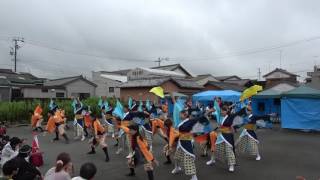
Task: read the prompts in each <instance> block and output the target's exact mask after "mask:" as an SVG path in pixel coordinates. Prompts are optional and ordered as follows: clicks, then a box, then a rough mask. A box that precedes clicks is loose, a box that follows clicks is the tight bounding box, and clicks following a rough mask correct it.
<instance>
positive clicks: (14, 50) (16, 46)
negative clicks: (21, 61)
mask: <svg viewBox="0 0 320 180" xmlns="http://www.w3.org/2000/svg"><path fill="white" fill-rule="evenodd" d="M12 41H13V48H12V47H11V51H10V55H12V56H14V72H17V54H18V53H17V50H18V49H19V48H20V47H21V46H19V44H18V42H24V39H23V38H20V37H15V38H13V39H12Z"/></svg>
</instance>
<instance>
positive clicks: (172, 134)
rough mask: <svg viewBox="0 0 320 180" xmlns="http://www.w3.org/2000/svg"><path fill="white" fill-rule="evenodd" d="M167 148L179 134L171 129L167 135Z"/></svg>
mask: <svg viewBox="0 0 320 180" xmlns="http://www.w3.org/2000/svg"><path fill="white" fill-rule="evenodd" d="M169 136H170V137H169V147H172V146H173V144H174V142H175V140H176V138H178V137H179V132H178V131H177V130H175V129H174V128H173V127H171V128H170V134H169Z"/></svg>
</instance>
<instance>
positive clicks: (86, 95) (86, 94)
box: [79, 93, 90, 100]
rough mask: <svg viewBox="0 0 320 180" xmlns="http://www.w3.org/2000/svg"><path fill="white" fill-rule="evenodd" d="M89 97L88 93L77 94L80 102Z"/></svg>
mask: <svg viewBox="0 0 320 180" xmlns="http://www.w3.org/2000/svg"><path fill="white" fill-rule="evenodd" d="M89 97H90V93H79V98H80V100H82V99H87V98H89Z"/></svg>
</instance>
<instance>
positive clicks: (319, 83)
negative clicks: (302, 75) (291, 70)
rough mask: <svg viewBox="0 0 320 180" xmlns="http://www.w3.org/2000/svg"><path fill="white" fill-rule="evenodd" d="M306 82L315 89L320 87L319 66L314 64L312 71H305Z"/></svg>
mask: <svg viewBox="0 0 320 180" xmlns="http://www.w3.org/2000/svg"><path fill="white" fill-rule="evenodd" d="M307 75H308V76H310V77H309V78H307V84H308V85H309V86H311V87H312V88H315V89H320V66H314V69H313V72H308V73H307Z"/></svg>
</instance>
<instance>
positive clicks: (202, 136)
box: [31, 97, 270, 180]
mask: <svg viewBox="0 0 320 180" xmlns="http://www.w3.org/2000/svg"><path fill="white" fill-rule="evenodd" d="M172 101H173V104H174V108H173V114H172V115H169V113H168V103H167V102H165V103H163V104H162V105H161V106H157V105H156V104H155V103H152V102H151V101H149V100H147V101H146V102H142V101H136V100H134V99H132V98H129V101H128V104H125V105H122V104H121V103H120V101H117V103H116V105H115V106H114V107H112V106H111V105H110V104H109V103H108V101H107V99H106V98H104V97H102V98H100V100H99V103H98V104H97V106H98V107H99V110H100V112H99V113H98V114H92V113H91V111H90V107H88V106H86V105H84V104H83V103H82V102H81V101H80V100H79V99H78V98H74V100H73V103H72V107H73V110H74V123H73V125H74V130H75V133H74V139H78V140H81V141H84V140H85V139H86V138H88V139H89V142H90V149H91V150H90V151H89V152H88V154H95V153H96V148H97V147H98V146H100V147H101V149H102V150H103V152H104V154H105V161H106V162H109V161H110V158H109V154H108V147H107V143H106V137H110V139H111V140H112V139H113V140H114V141H115V145H116V146H117V147H118V148H117V152H116V154H119V153H121V152H122V151H123V150H124V149H128V156H127V157H126V159H127V162H128V167H129V170H130V171H129V173H128V174H127V176H135V168H136V167H139V165H141V164H143V165H144V170H145V171H146V173H147V177H148V179H149V180H153V179H154V175H153V170H154V168H155V166H157V165H159V163H158V161H157V160H156V159H155V157H154V155H153V148H152V144H153V139H154V136H160V137H161V138H162V139H163V140H164V143H165V144H164V147H163V154H164V156H165V158H166V161H165V162H164V164H165V165H170V164H173V165H174V169H173V170H172V174H178V173H179V172H182V171H184V173H185V175H187V176H190V177H191V180H197V179H198V178H197V170H196V165H195V160H196V156H197V154H196V153H195V148H194V147H195V144H199V146H200V153H201V156H207V154H210V156H209V157H210V159H208V161H207V163H206V164H207V165H208V166H211V165H214V164H215V163H216V161H219V162H224V163H225V164H226V165H227V167H228V170H229V171H230V172H233V171H235V166H236V164H237V161H236V157H237V156H239V155H241V154H244V153H247V154H249V155H252V156H253V157H254V158H255V160H257V161H259V160H260V159H261V155H260V153H259V148H258V144H259V141H258V138H257V135H256V133H255V130H256V128H257V127H256V122H257V120H266V121H268V120H269V119H270V115H266V116H256V115H254V114H252V109H251V105H250V101H247V102H246V103H244V102H239V103H234V104H230V103H225V102H222V100H221V98H218V97H215V98H214V99H213V100H212V102H210V103H209V104H208V105H207V106H206V107H205V106H204V105H201V104H200V103H195V104H192V102H191V101H186V100H183V99H180V98H175V97H172ZM41 114H42V108H41V107H40V105H39V106H37V107H36V109H35V111H34V112H33V115H32V121H31V122H32V123H31V124H32V128H33V130H34V131H40V132H42V131H44V130H43V129H42V128H41V122H42V121H43V118H42V115H41ZM66 119H67V118H66V116H65V112H64V110H63V109H61V107H58V106H57V104H56V103H55V102H54V101H53V100H51V102H50V105H49V113H48V122H47V125H46V129H45V130H46V131H47V133H52V134H55V138H54V139H53V141H58V140H60V137H63V138H64V140H65V141H66V143H69V137H68V136H67V134H66V133H65V128H66V126H67V123H66ZM237 129H238V130H240V129H241V130H242V132H241V133H240V136H239V138H238V139H237V140H235V139H234V134H235V132H236V131H237Z"/></svg>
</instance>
